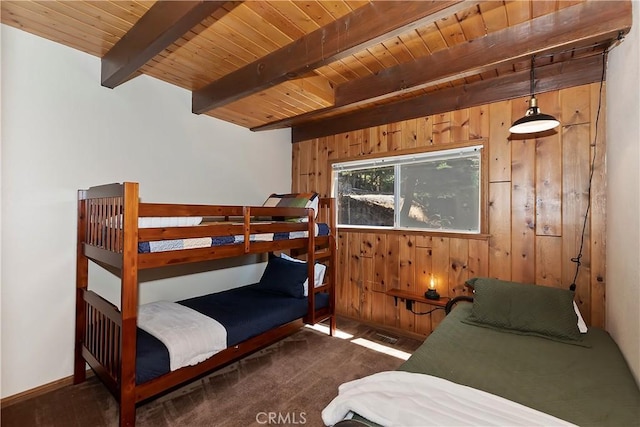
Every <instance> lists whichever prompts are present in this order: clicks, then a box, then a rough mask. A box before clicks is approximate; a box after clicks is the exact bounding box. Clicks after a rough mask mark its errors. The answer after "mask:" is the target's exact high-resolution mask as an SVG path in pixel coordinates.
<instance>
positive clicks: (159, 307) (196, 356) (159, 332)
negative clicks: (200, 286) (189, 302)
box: [138, 301, 227, 371]
mask: <svg viewBox="0 0 640 427" xmlns="http://www.w3.org/2000/svg"><path fill="white" fill-rule="evenodd" d="M138 327H139V328H141V329H143V330H145V331H146V332H148V333H150V334H151V335H153V336H154V337H156V338H157V339H159V340H160V341H162V343H163V344H164V345H165V346H166V347H167V349H168V350H169V359H170V366H171V370H172V371H175V370H176V369H179V368H182V367H183V366H189V365H195V364H198V363H200V362H202V361H203V360H206V359H208V358H209V357H211V356H213V355H214V354H216V353H217V352H219V351H221V350H224V349H225V348H226V347H227V330H226V329H225V328H224V326H222V325H221V324H220V323H219V322H218V321H216V320H215V319H212V318H210V317H208V316H205V315H204V314H202V313H199V312H197V311H195V310H192V309H190V308H189V307H185V306H183V305H180V304H177V303H175V302H169V301H158V302H153V303H149V304H144V305H141V306H140V307H139V308H138Z"/></svg>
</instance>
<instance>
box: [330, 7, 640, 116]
mask: <svg viewBox="0 0 640 427" xmlns="http://www.w3.org/2000/svg"><path fill="white" fill-rule="evenodd" d="M631 21H632V16H631V2H629V1H613V2H609V1H607V2H598V1H589V2H585V3H580V4H577V5H574V6H570V7H567V8H564V9H561V10H560V11H558V12H555V13H552V14H547V15H543V16H541V17H539V18H535V19H532V20H531V21H527V22H524V23H521V24H518V25H514V26H512V27H508V28H505V29H503V30H500V31H496V32H493V33H490V34H488V35H486V36H483V37H478V38H476V39H473V40H470V41H468V42H466V43H461V44H459V45H455V46H452V47H451V48H449V49H444V50H440V51H437V52H435V53H433V54H432V55H429V56H425V57H421V58H418V59H416V60H415V61H412V62H406V63H403V64H399V65H397V66H394V67H389V68H386V69H384V70H381V71H380V72H379V73H377V74H373V75H370V76H366V77H362V78H359V79H355V80H352V81H349V82H346V83H344V84H342V85H340V86H338V87H337V88H336V102H335V105H336V106H338V107H339V106H344V105H351V106H352V107H353V106H354V105H357V103H360V102H366V103H370V102H373V101H376V100H381V99H384V98H389V97H392V96H394V95H397V94H400V93H403V92H407V91H409V90H410V91H414V90H417V89H420V88H424V87H427V86H433V85H434V84H439V83H442V82H445V81H449V80H451V79H452V78H455V79H459V78H463V77H467V76H470V75H476V74H480V73H483V72H485V71H489V70H492V69H496V68H499V67H500V66H503V65H505V64H512V63H515V62H518V61H520V60H523V59H525V58H528V57H531V56H532V55H534V54H543V53H546V52H553V51H555V52H558V51H560V50H563V49H570V48H574V47H578V46H586V45H588V44H589V43H593V42H600V41H602V40H606V39H611V38H615V37H616V35H617V34H618V33H619V32H622V33H627V32H628V31H629V29H630V28H631ZM443 64H444V65H443Z"/></svg>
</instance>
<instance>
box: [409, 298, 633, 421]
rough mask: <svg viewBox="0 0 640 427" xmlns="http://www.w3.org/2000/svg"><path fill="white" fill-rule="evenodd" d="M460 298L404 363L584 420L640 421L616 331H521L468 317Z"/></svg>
mask: <svg viewBox="0 0 640 427" xmlns="http://www.w3.org/2000/svg"><path fill="white" fill-rule="evenodd" d="M470 312H471V304H458V306H457V307H456V308H455V309H454V310H453V311H452V312H451V313H450V314H449V315H448V316H447V317H446V318H445V319H444V321H443V322H442V323H441V324H440V326H438V328H437V329H436V330H435V331H434V332H433V333H432V334H431V335H430V336H429V338H428V339H427V340H426V341H425V342H424V344H422V346H421V347H420V348H419V349H418V350H417V351H416V352H415V353H414V354H413V355H412V356H411V357H410V358H409V360H407V361H406V362H405V363H404V364H403V365H402V366H401V367H400V368H399V369H400V370H404V371H409V372H419V373H425V374H430V375H434V376H437V377H441V378H446V379H448V380H450V381H453V382H456V383H460V384H465V385H468V386H471V387H474V388H477V389H481V390H484V391H487V392H489V393H493V394H496V395H498V396H502V397H504V398H507V399H509V400H512V401H515V402H518V403H521V404H523V405H526V406H529V407H531V408H534V409H537V410H540V411H542V412H546V413H548V414H551V415H554V416H556V417H558V418H561V419H563V420H566V421H569V422H572V423H575V424H578V425H580V426H616V427H619V426H640V391H639V390H638V386H637V384H636V383H635V381H634V379H633V376H632V375H631V372H630V370H629V367H628V365H627V363H626V362H625V360H624V358H623V356H622V354H621V353H620V351H619V349H618V347H617V345H616V344H615V343H614V341H613V340H612V339H611V337H610V336H609V334H608V333H607V332H605V331H603V330H601V329H597V328H590V329H589V332H588V333H587V334H586V335H585V337H584V340H583V344H585V345H587V346H588V347H584V346H578V345H572V344H565V343H560V342H556V341H552V340H549V339H545V338H538V337H532V336H524V335H516V334H512V333H508V332H502V331H496V330H492V329H487V328H482V327H478V326H473V325H469V324H466V323H463V322H461V319H464V318H466V317H467V316H468V315H469V313H470Z"/></svg>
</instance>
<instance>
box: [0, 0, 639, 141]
mask: <svg viewBox="0 0 640 427" xmlns="http://www.w3.org/2000/svg"><path fill="white" fill-rule="evenodd" d="M1 7H2V11H1V12H2V15H1V16H2V22H3V23H4V24H7V25H10V26H14V27H17V28H20V29H22V30H25V31H28V32H30V33H33V34H36V35H39V36H42V37H44V38H47V39H50V40H53V41H56V42H59V43H62V44H64V45H67V46H70V47H72V48H75V49H79V50H82V51H84V52H87V53H89V54H91V55H95V56H98V57H100V58H102V81H101V82H96V84H102V85H104V86H107V87H111V88H114V90H118V88H117V86H119V85H120V84H126V82H127V81H128V80H129V79H131V78H135V77H136V76H138V75H139V74H147V75H149V76H152V77H155V78H158V79H160V80H164V81H166V82H169V83H171V84H174V85H177V86H180V87H182V88H185V89H187V90H190V91H192V94H193V97H192V110H193V112H194V113H196V114H207V115H210V116H213V117H217V118H219V119H222V120H225V121H229V122H232V123H236V124H238V125H241V126H244V127H247V128H250V129H253V130H264V129H275V128H284V127H291V128H292V129H293V140H294V141H299V140H304V139H310V138H314V137H318V136H324V135H330V134H335V133H339V132H345V131H348V130H353V129H358V128H362V127H366V126H372V125H375V124H381V123H390V122H394V121H399V120H403V119H408V118H412V117H419V116H425V115H429V114H435V113H438V112H444V111H450V110H454V109H457V108H464V107H469V106H472V105H478V104H482V103H487V102H494V101H499V100H503V99H509V98H515V97H520V96H525V95H528V94H529V92H530V88H529V86H530V84H529V82H530V67H531V57H532V56H535V64H536V67H535V69H536V88H535V90H536V92H543V91H548V90H555V89H560V88H563V87H568V86H572V85H578V84H586V83H591V82H594V81H598V80H599V79H600V76H601V73H602V63H603V61H602V52H603V51H605V50H606V49H607V48H609V47H610V46H611V45H612V44H615V43H616V41H617V40H619V39H621V38H622V37H624V35H625V34H626V33H627V32H628V31H629V29H630V27H631V20H632V18H631V1H630V0H625V1H596V0H591V1H580V0H578V1H544V0H530V1H525V0H515V1H495V0H494V1H478V0H475V1H470V0H447V1H444V0H441V1H362V0H345V1H297V0H296V1H283V0H278V1H245V2H239V1H228V2H227V1H175V2H174V1H158V2H154V1H142V0H137V1H133V0H131V1H122V0H117V1H75V0H74V1H6V0H3V1H2V2H1Z"/></svg>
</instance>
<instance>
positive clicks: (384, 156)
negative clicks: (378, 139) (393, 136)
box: [329, 138, 489, 237]
mask: <svg viewBox="0 0 640 427" xmlns="http://www.w3.org/2000/svg"><path fill="white" fill-rule="evenodd" d="M473 147H477V149H478V151H479V153H480V208H479V210H480V224H479V232H476V231H469V232H466V231H464V230H439V229H438V230H434V229H423V228H413V227H398V224H397V223H396V215H397V212H396V211H397V208H398V206H397V204H398V202H399V197H394V205H395V207H394V225H393V226H376V225H350V224H339V223H338V210H337V209H336V212H335V215H336V218H335V220H336V224H337V227H338V228H339V229H341V230H349V229H353V230H354V231H363V230H372V231H376V232H385V233H386V232H392V233H393V232H400V233H405V232H409V233H413V232H419V233H422V234H428V235H444V236H450V237H453V236H461V237H464V236H467V237H482V236H485V235H487V233H488V218H489V216H488V212H489V203H488V194H489V192H488V190H489V165H488V162H487V160H488V153H487V151H488V150H487V139H486V138H482V139H476V140H470V141H464V142H458V143H449V144H442V145H430V146H428V147H420V148H415V149H407V150H397V151H393V152H381V153H375V154H366V155H361V156H358V157H348V158H341V159H332V160H330V161H329V171H330V175H331V176H330V179H331V185H330V188H331V197H336V191H337V188H336V187H337V186H336V181H337V180H336V173H337V172H338V170H336V169H335V166H334V165H336V164H347V163H352V164H353V165H357V164H358V163H361V164H363V165H365V164H366V163H367V162H371V161H376V160H380V162H381V165H384V163H385V160H386V161H387V163H393V162H394V160H395V161H396V162H397V158H399V157H404V156H408V155H421V154H429V153H435V152H439V151H441V152H446V151H448V150H462V149H469V148H473ZM394 158H396V159H394ZM399 185H400V183H399V182H398V180H395V181H394V194H397V190H398V186H399Z"/></svg>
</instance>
